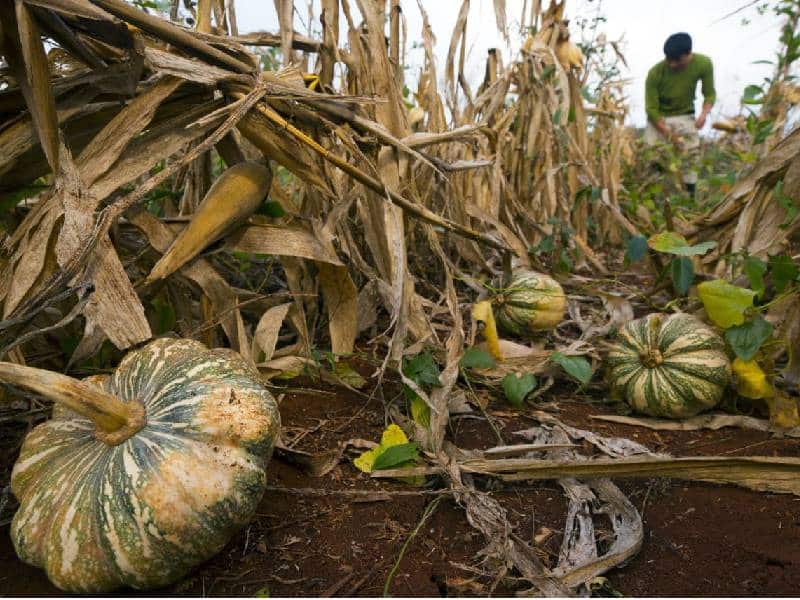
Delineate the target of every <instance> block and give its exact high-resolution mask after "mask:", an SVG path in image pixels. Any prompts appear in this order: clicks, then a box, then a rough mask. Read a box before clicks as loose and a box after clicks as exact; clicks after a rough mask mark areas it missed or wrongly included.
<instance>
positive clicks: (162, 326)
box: [150, 298, 177, 335]
mask: <svg viewBox="0 0 800 600" xmlns="http://www.w3.org/2000/svg"><path fill="white" fill-rule="evenodd" d="M150 304H151V305H152V307H153V308H154V309H155V311H156V322H155V327H154V329H155V331H156V335H161V334H164V333H167V332H168V331H171V330H172V328H173V327H175V322H176V321H177V317H176V315H175V309H174V308H173V306H172V304H170V303H168V302H164V301H163V300H161V298H154V299H153V300H152V301H151V302H150Z"/></svg>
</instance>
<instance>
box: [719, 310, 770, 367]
mask: <svg viewBox="0 0 800 600" xmlns="http://www.w3.org/2000/svg"><path fill="white" fill-rule="evenodd" d="M771 336H772V323H770V322H769V321H767V320H766V319H764V318H762V317H756V318H755V319H751V320H750V321H747V322H746V323H742V324H741V325H734V326H733V327H731V328H729V329H727V330H726V331H725V339H726V340H727V341H728V343H729V344H730V346H731V348H732V349H733V351H734V352H735V353H736V356H738V357H739V358H741V359H742V360H745V361H748V360H751V359H752V358H753V357H754V356H755V355H756V352H758V349H759V348H760V347H761V344H763V343H764V342H765V341H766V340H768V339H769V338H770V337H771Z"/></svg>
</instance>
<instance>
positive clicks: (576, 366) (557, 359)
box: [550, 352, 592, 385]
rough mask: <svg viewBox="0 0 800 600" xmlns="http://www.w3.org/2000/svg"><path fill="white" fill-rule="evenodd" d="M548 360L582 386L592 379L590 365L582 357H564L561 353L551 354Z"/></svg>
mask: <svg viewBox="0 0 800 600" xmlns="http://www.w3.org/2000/svg"><path fill="white" fill-rule="evenodd" d="M550 360H552V361H553V362H554V363H556V364H557V365H560V366H561V368H562V369H564V370H565V371H566V372H567V373H569V374H570V375H572V376H573V377H574V378H575V379H577V380H578V381H580V382H581V383H582V384H584V385H585V384H587V383H589V381H590V380H591V379H592V365H591V364H590V363H589V361H588V360H586V359H585V358H583V357H582V356H565V355H563V354H561V352H553V353H552V354H551V355H550Z"/></svg>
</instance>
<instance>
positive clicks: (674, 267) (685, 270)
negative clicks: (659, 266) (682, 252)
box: [669, 256, 694, 296]
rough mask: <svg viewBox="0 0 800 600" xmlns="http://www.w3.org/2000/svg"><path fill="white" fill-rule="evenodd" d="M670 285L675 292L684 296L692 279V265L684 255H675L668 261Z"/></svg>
mask: <svg viewBox="0 0 800 600" xmlns="http://www.w3.org/2000/svg"><path fill="white" fill-rule="evenodd" d="M669 270H670V276H671V277H672V287H673V288H674V289H675V293H677V294H679V295H681V296H685V295H686V292H688V291H689V288H690V287H691V286H692V282H693V281H694V265H693V264H692V261H691V259H688V258H686V257H685V256H676V257H675V258H673V259H672V260H671V261H670V263H669Z"/></svg>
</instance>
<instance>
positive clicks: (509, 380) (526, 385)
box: [503, 373, 536, 408]
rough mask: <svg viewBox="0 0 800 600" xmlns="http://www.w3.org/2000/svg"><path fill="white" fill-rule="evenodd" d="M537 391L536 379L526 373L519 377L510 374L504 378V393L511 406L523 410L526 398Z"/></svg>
mask: <svg viewBox="0 0 800 600" xmlns="http://www.w3.org/2000/svg"><path fill="white" fill-rule="evenodd" d="M535 389H536V377H534V376H533V375H531V374H530V373H526V374H525V375H522V376H520V377H518V376H517V375H516V373H509V374H508V375H506V376H505V377H503V392H504V393H505V395H506V400H508V403H509V404H511V406H514V407H516V408H522V404H523V403H524V402H525V398H526V397H527V396H528V394H530V393H531V392H532V391H533V390H535Z"/></svg>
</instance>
